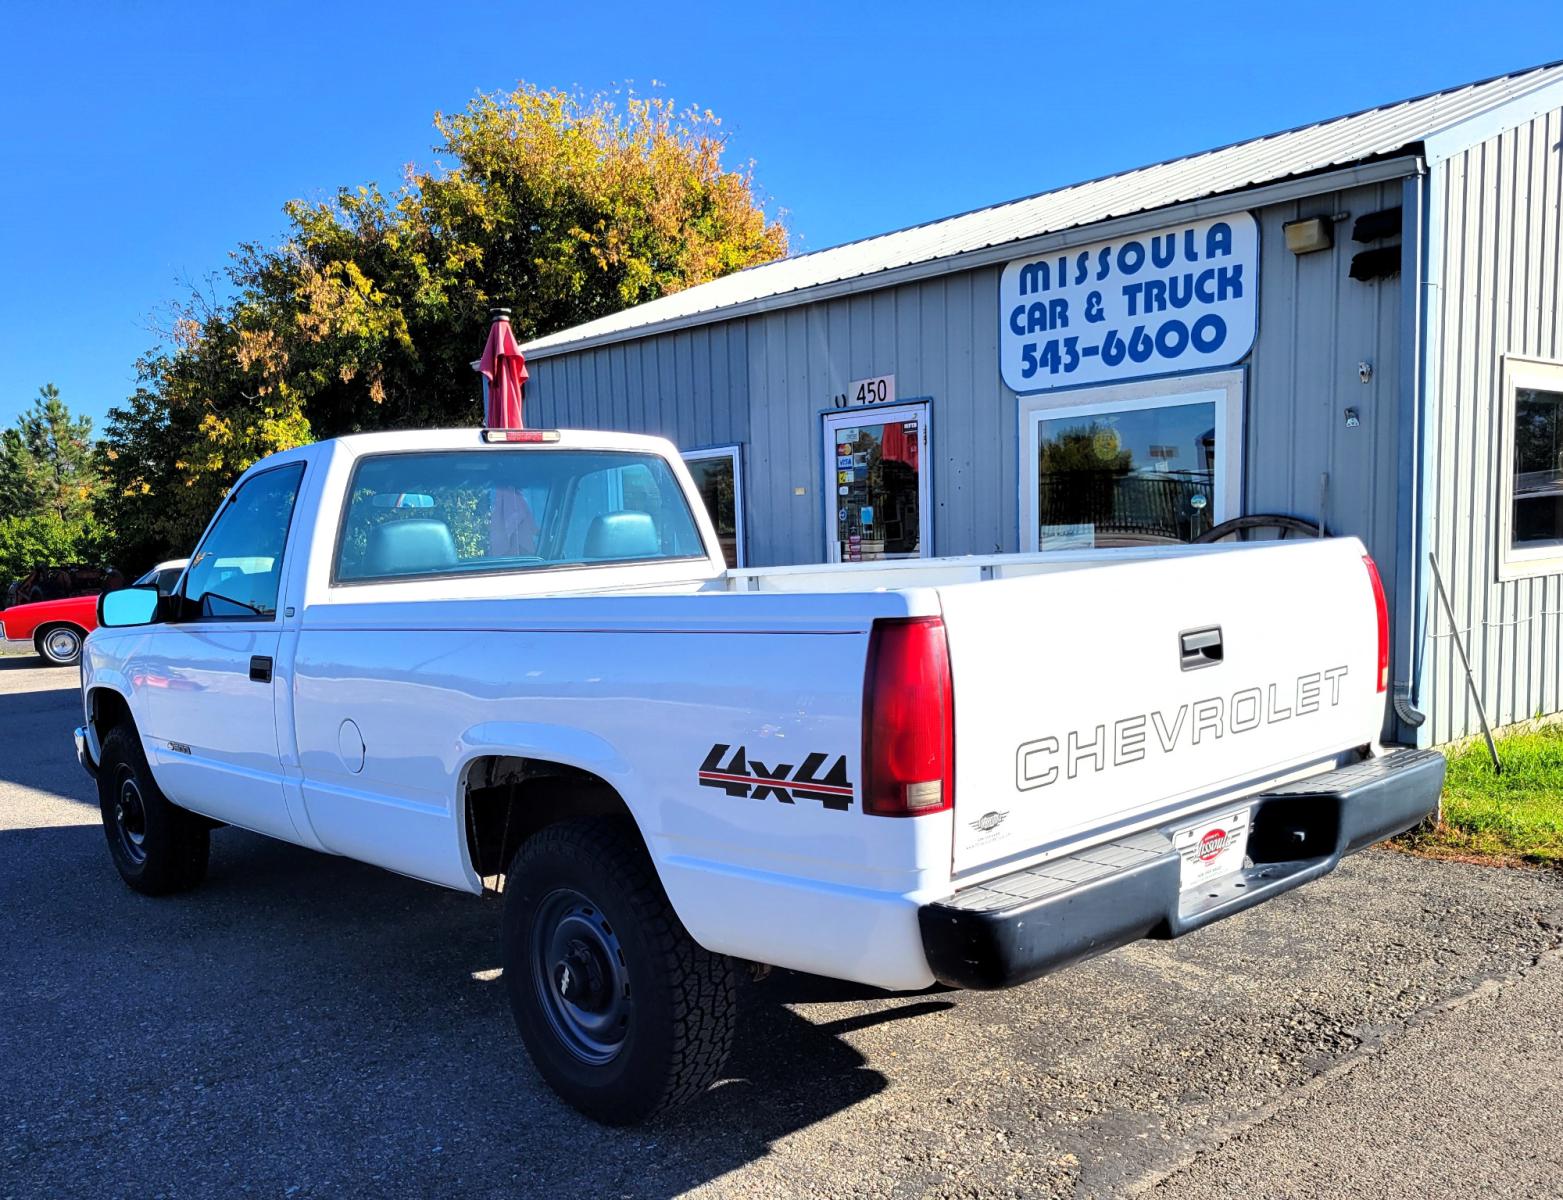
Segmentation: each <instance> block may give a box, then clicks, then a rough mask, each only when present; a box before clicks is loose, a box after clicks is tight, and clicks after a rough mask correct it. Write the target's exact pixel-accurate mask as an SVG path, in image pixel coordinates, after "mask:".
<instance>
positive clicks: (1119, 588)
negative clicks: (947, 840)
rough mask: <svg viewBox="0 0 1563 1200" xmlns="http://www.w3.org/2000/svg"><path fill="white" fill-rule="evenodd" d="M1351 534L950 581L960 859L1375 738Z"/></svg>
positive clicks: (959, 862) (1105, 827)
mask: <svg viewBox="0 0 1563 1200" xmlns="http://www.w3.org/2000/svg"><path fill="white" fill-rule="evenodd" d="M1364 553H1365V552H1364V550H1363V547H1362V544H1361V543H1360V542H1358V541H1357V540H1356V539H1354V538H1338V539H1337V538H1332V539H1325V540H1319V541H1312V542H1303V543H1278V544H1274V545H1266V546H1234V547H1222V548H1219V549H1213V550H1211V551H1207V552H1198V553H1192V554H1184V555H1175V556H1170V557H1166V558H1157V559H1149V560H1139V561H1133V562H1121V563H1104V564H1102V565H1096V564H1092V565H1090V566H1084V567H1075V568H1073V569H1068V570H1060V571H1056V572H1052V573H1047V574H1041V575H1035V576H1030V577H1024V578H1019V579H1012V580H994V581H989V582H983V583H973V584H964V585H959V586H953V587H946V588H940V589H939V598H940V603H941V606H942V609H943V613H944V622H945V627H946V631H947V636H948V638H949V646H950V662H951V670H952V674H953V679H954V687H955V771H956V776H955V780H956V782H955V844H954V851H953V863H954V869H955V870H956V871H957V872H964V871H970V870H975V869H978V868H981V867H984V866H986V865H989V864H994V863H999V862H1010V861H1014V860H1016V859H1018V858H1023V857H1025V856H1027V855H1032V854H1035V853H1037V852H1039V851H1044V850H1048V849H1051V848H1053V847H1055V846H1062V845H1064V844H1067V843H1070V842H1076V841H1081V840H1086V839H1089V838H1091V837H1093V836H1097V835H1100V836H1105V835H1106V834H1107V833H1108V832H1109V831H1112V830H1116V829H1120V828H1122V827H1123V826H1125V825H1128V824H1132V823H1133V822H1135V821H1136V820H1137V819H1140V818H1144V819H1147V820H1149V819H1152V818H1153V817H1155V816H1159V815H1161V814H1164V813H1166V812H1168V811H1170V810H1172V809H1175V808H1178V807H1184V806H1187V807H1193V806H1194V805H1196V804H1197V802H1198V801H1200V800H1202V799H1204V798H1207V797H1211V796H1214V795H1216V794H1219V793H1221V792H1228V791H1232V790H1234V789H1239V788H1242V787H1243V786H1244V785H1247V784H1251V783H1257V782H1259V781H1261V780H1264V779H1268V778H1274V777H1275V776H1277V775H1279V774H1282V773H1284V772H1286V771H1288V770H1292V769H1295V768H1298V767H1301V766H1304V765H1307V764H1311V763H1316V762H1320V761H1322V760H1325V759H1328V758H1331V757H1332V756H1333V755H1335V754H1337V753H1339V752H1340V751H1342V750H1347V749H1350V748H1351V747H1354V746H1360V745H1363V744H1364V743H1368V742H1373V741H1376V740H1377V738H1378V736H1379V732H1380V729H1381V726H1382V723H1383V715H1384V701H1385V695H1384V693H1381V692H1380V691H1379V690H1378V680H1377V673H1378V618H1377V611H1376V607H1375V603H1374V593H1373V584H1372V581H1371V578H1370V575H1369V572H1368V569H1367V566H1366V565H1365V564H1364V562H1363V555H1364Z"/></svg>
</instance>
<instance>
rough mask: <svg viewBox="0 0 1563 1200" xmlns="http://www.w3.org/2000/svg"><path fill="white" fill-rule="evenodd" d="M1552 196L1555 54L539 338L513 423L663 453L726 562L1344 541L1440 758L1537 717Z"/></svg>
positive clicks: (1549, 459)
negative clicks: (1384, 618)
mask: <svg viewBox="0 0 1563 1200" xmlns="http://www.w3.org/2000/svg"><path fill="white" fill-rule="evenodd" d="M1560 192H1563V64H1553V65H1550V66H1546V67H1541V68H1536V69H1534V70H1529V71H1524V72H1520V73H1516V74H1513V75H1507V76H1503V77H1501V78H1497V79H1491V80H1487V81H1485V82H1482V83H1477V84H1472V85H1469V86H1465V87H1459V88H1454V89H1451V90H1448V91H1444V92H1439V93H1436V94H1433V95H1429V96H1423V97H1420V98H1417V99H1413V100H1408V101H1405V102H1403V103H1399V104H1391V105H1386V106H1384V107H1381V108H1376V109H1372V110H1370V111H1366V112H1361V113H1357V114H1354V115H1352V116H1347V117H1341V118H1339V119H1336V120H1332V121H1324V122H1321V123H1319V124H1315V125H1310V126H1307V127H1304V128H1300V129H1294V130H1291V131H1288V132H1285V133H1279V134H1275V135H1273V136H1270V137H1264V138H1259V139H1257V140H1254V141H1249V142H1243V143H1240V144H1237V145H1232V146H1227V147H1224V148H1222V149H1218V150H1212V151H1210V152H1208V153H1204V154H1197V155H1193V156H1190V157H1187V158H1181V159H1177V160H1175V161H1172V162H1166V163H1161V164H1158V165H1156V166H1150V167H1145V168H1142V169H1140V170H1135V171H1130V172H1126V173H1124V174H1121V175H1114V176H1111V177H1108V178H1105V179H1098V180H1094V181H1092V182H1088V183H1082V184H1078V185H1075V186H1072V187H1066V188H1062V189H1059V190H1056V191H1052V192H1047V193H1044V194H1041V195H1038V196H1033V197H1030V198H1028V199H1023V200H1018V201H1014V202H1012V203H1007V204H1000V205H996V206H994V207H991V208H986V209H982V210H980V211H975V212H970V213H966V214H963V215H960V216H954V217H950V218H947V219H945V220H939V221H934V222H931V223H929V224H926V225H920V226H917V227H914V228H911V229H905V230H901V231H898V232H895V233H889V234H885V235H883V236H880V237H873V238H868V239H866V240H864V241H860V242H854V243H850V244H848V245H844V246H839V247H836V248H833V249H828V250H821V251H817V252H814V253H809V254H802V255H798V256H796V257H793V258H788V259H783V260H781V261H778V262H775V263H770V264H767V265H765V266H760V267H754V268H751V269H749V270H746V271H742V272H739V273H737V274H734V275H730V276H727V277H725V278H722V279H719V280H716V281H714V282H711V283H707V284H704V285H701V286H698V287H693V288H690V289H688V290H686V291H683V292H679V293H677V294H674V295H670V296H665V297H663V298H661V299H658V300H654V301H652V302H650V303H647V304H643V305H640V306H638V307H636V308H633V309H629V310H626V311H624V312H621V313H618V314H615V315H613V316H610V317H605V318H602V319H600V320H596V321H593V322H590V323H588V324H585V325H581V326H578V327H576V328H573V329H567V330H563V331H561V332H558V333H554V334H551V335H548V336H546V337H541V338H538V339H536V340H534V341H533V342H531V343H530V344H529V345H526V346H525V347H524V351H525V353H526V355H527V360H528V363H529V366H530V369H531V372H532V379H531V383H530V384H529V385H528V394H527V398H528V409H529V417H530V420H531V421H532V422H533V423H538V424H544V425H553V426H565V427H587V428H593V427H600V428H608V429H623V430H631V431H637V432H653V433H659V434H663V435H666V436H667V437H670V438H672V439H673V440H674V441H675V442H676V443H678V444H679V446H680V447H681V448H683V449H684V450H685V451H686V454H687V457H688V458H689V460H690V463H691V466H692V467H693V468H694V469H695V471H696V474H697V478H698V479H699V480H700V482H701V484H702V487H703V489H704V490H705V493H706V496H707V502H708V504H710V505H711V507H712V510H713V513H714V514H715V515H716V517H717V520H718V524H719V525H722V526H724V527H725V535H726V536H727V538H728V540H729V546H728V557H729V562H730V563H732V564H733V565H749V566H760V565H776V564H788V563H817V562H836V561H857V560H870V559H875V558H883V557H895V556H912V555H925V556H926V555H965V554H991V553H995V552H1019V551H1040V552H1047V551H1050V550H1058V549H1071V550H1080V549H1087V548H1097V549H1101V550H1103V551H1104V552H1110V550H1111V548H1112V547H1115V546H1125V545H1140V544H1147V543H1156V542H1176V541H1192V540H1194V539H1195V538H1197V537H1199V536H1200V535H1201V534H1202V533H1204V532H1205V531H1207V530H1208V529H1210V528H1211V527H1212V526H1213V525H1216V524H1219V523H1221V522H1224V521H1227V520H1230V519H1232V518H1235V517H1239V516H1242V515H1252V514H1286V515H1290V516H1294V517H1299V518H1304V519H1306V520H1309V521H1312V522H1315V523H1319V524H1322V525H1323V526H1324V527H1325V528H1326V529H1327V530H1328V531H1329V532H1330V533H1332V534H1352V535H1356V536H1358V537H1360V538H1362V539H1363V541H1364V542H1365V543H1366V544H1367V546H1368V548H1369V549H1370V550H1371V552H1372V554H1373V556H1374V557H1375V559H1376V560H1377V562H1378V564H1379V569H1380V572H1381V574H1382V576H1383V579H1384V584H1385V587H1386V589H1387V590H1388V592H1389V595H1390V597H1391V615H1392V624H1393V640H1392V646H1393V649H1392V664H1391V671H1392V678H1393V687H1394V690H1395V694H1396V700H1397V703H1396V711H1397V712H1399V713H1402V714H1404V712H1405V709H1406V707H1407V706H1410V707H1411V708H1412V709H1413V710H1414V711H1415V712H1421V713H1424V714H1426V716H1427V720H1426V721H1425V722H1424V723H1423V724H1421V725H1420V726H1416V725H1414V724H1413V723H1412V722H1411V721H1407V720H1404V719H1402V718H1401V717H1395V718H1391V722H1390V727H1389V730H1388V732H1389V733H1390V734H1391V735H1392V736H1396V737H1398V738H1399V739H1400V740H1404V741H1408V742H1416V743H1420V744H1424V745H1425V744H1430V743H1438V742H1444V741H1448V740H1451V739H1453V738H1457V737H1460V736H1463V735H1466V734H1469V733H1472V732H1474V731H1475V730H1476V729H1477V727H1478V718H1477V714H1476V708H1475V704H1474V700H1473V696H1474V695H1475V694H1479V695H1480V698H1481V700H1482V702H1483V704H1484V705H1485V708H1486V712H1487V715H1488V717H1489V718H1490V720H1491V721H1492V722H1493V723H1494V724H1503V723H1509V722H1513V721H1518V720H1523V719H1526V718H1529V717H1532V716H1536V715H1538V714H1544V713H1552V712H1556V711H1558V710H1559V709H1560V708H1563V698H1560V687H1563V679H1560V672H1563V657H1560V639H1563V615H1560V614H1563V316H1560V314H1559V304H1560V299H1563V297H1560V275H1563V245H1560V233H1563V230H1560V208H1559V198H1560ZM1430 555H1433V556H1436V560H1437V565H1438V568H1439V570H1440V573H1441V577H1442V580H1443V582H1444V584H1445V586H1446V588H1447V590H1448V593H1449V597H1450V602H1451V604H1452V608H1453V613H1454V617H1453V621H1452V622H1451V620H1450V619H1449V617H1448V616H1447V615H1445V613H1444V611H1443V608H1442V605H1441V602H1440V600H1439V598H1438V595H1437V590H1436V585H1435V581H1434V576H1433V573H1432V565H1431V563H1432V559H1431V558H1430ZM1146 603H1147V604H1154V603H1155V599H1154V597H1147V599H1146ZM1456 632H1458V633H1459V635H1460V636H1461V637H1462V638H1463V639H1464V640H1465V644H1466V648H1467V649H1468V652H1469V657H1470V663H1471V668H1472V677H1473V681H1474V686H1471V685H1470V684H1468V681H1467V678H1466V675H1465V672H1464V670H1463V669H1462V667H1461V662H1460V658H1459V655H1458V653H1457V647H1456V645H1455V639H1454V637H1453V634H1455V633H1456Z"/></svg>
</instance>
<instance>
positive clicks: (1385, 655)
mask: <svg viewBox="0 0 1563 1200" xmlns="http://www.w3.org/2000/svg"><path fill="white" fill-rule="evenodd" d="M1362 561H1363V563H1364V564H1365V565H1366V566H1367V568H1368V579H1369V580H1371V581H1372V583H1373V603H1374V605H1375V607H1377V609H1378V690H1379V691H1381V692H1387V691H1388V690H1389V603H1388V602H1387V601H1386V600H1385V599H1384V581H1383V580H1382V579H1380V578H1379V577H1378V567H1377V566H1375V565H1374V562H1373V559H1372V558H1370V557H1369V556H1368V555H1366V554H1364V555H1363V556H1362Z"/></svg>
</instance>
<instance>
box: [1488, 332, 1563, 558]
mask: <svg viewBox="0 0 1563 1200" xmlns="http://www.w3.org/2000/svg"><path fill="white" fill-rule="evenodd" d="M1500 374H1501V379H1502V382H1501V384H1500V386H1501V387H1502V389H1503V391H1502V393H1501V395H1502V403H1501V405H1500V412H1501V414H1502V415H1501V418H1500V419H1501V420H1502V422H1503V435H1502V438H1501V439H1500V442H1499V449H1498V555H1497V559H1498V562H1497V568H1498V579H1499V581H1500V582H1502V581H1504V580H1509V579H1532V578H1535V577H1536V576H1538V575H1559V574H1563V545H1550V546H1534V547H1531V548H1528V549H1526V548H1521V549H1516V548H1515V546H1514V432H1515V406H1516V402H1517V399H1518V396H1517V393H1518V392H1519V389H1520V388H1522V387H1527V388H1538V389H1540V390H1542V391H1547V392H1563V362H1556V361H1553V360H1551V359H1545V358H1525V357H1522V356H1521V355H1518V354H1505V355H1504V356H1503V364H1502V370H1501V372H1500Z"/></svg>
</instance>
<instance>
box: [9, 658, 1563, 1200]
mask: <svg viewBox="0 0 1563 1200" xmlns="http://www.w3.org/2000/svg"><path fill="white" fill-rule="evenodd" d="M36 664H37V660H35V659H22V658H0V930H3V937H0V1196H4V1197H13V1196H14V1197H59V1196H72V1197H110V1196H125V1197H137V1198H143V1197H169V1198H175V1197H218V1196H265V1197H283V1198H289V1197H298V1198H304V1197H343V1196H360V1195H362V1196H409V1197H411V1196H416V1197H439V1196H461V1197H463V1198H480V1197H511V1196H539V1197H577V1196H581V1197H596V1196H604V1197H665V1196H676V1195H684V1194H692V1195H696V1196H701V1197H729V1196H733V1197H751V1196H752V1197H778V1196H810V1197H832V1198H835V1197H854V1196H876V1197H877V1196H893V1197H924V1196H928V1197H984V1198H986V1197H1006V1196H1027V1197H1030V1196H1121V1195H1151V1196H1157V1197H1185V1196H1186V1197H1206V1196H1228V1195H1243V1196H1331V1197H1335V1196H1374V1197H1381V1196H1418V1197H1420V1196H1440V1195H1460V1196H1471V1195H1493V1196H1559V1195H1563V1086H1560V1080H1563V1039H1560V1037H1559V1033H1560V1025H1563V1017H1560V1014H1563V958H1560V952H1559V946H1560V944H1563V879H1560V878H1559V876H1557V875H1556V874H1553V873H1548V872H1543V871H1530V870H1495V869H1490V868H1484V867H1478V866H1469V865H1462V864H1450V863H1432V862H1426V861H1422V860H1418V859H1414V858H1410V857H1407V856H1404V855H1401V854H1398V853H1395V852H1393V851H1389V850H1373V851H1369V852H1367V853H1365V854H1361V855H1358V856H1357V857H1355V858H1353V859H1351V860H1348V862H1347V863H1345V864H1344V865H1343V866H1342V867H1341V868H1340V870H1338V871H1337V872H1336V873H1335V874H1333V875H1331V876H1330V877H1328V878H1326V879H1324V880H1321V881H1319V882H1317V883H1315V884H1312V885H1310V886H1308V887H1305V888H1303V889H1301V890H1299V891H1297V892H1293V893H1290V894H1288V895H1286V896H1283V897H1280V898H1278V899H1276V900H1274V901H1272V902H1271V903H1269V904H1266V905H1264V906H1262V907H1261V908H1259V909H1256V910H1254V911H1252V912H1250V913H1246V914H1243V915H1241V916H1238V917H1235V918H1233V919H1231V920H1229V921H1225V922H1222V923H1221V924H1218V925H1216V926H1213V927H1211V928H1210V929H1207V930H1204V931H1201V932H1199V933H1196V934H1193V935H1191V936H1190V937H1187V938H1184V939H1182V940H1180V941H1177V942H1170V943H1150V942H1147V943H1141V944H1139V945H1136V946H1133V947H1129V948H1127V949H1125V950H1123V951H1120V952H1118V953H1115V954H1112V955H1109V956H1107V957H1105V958H1101V959H1097V960H1095V961H1093V962H1090V963H1087V964H1084V965H1083V966H1079V967H1076V968H1073V969H1071V970H1068V971H1064V972H1061V973H1059V974H1057V975H1053V976H1050V977H1048V978H1046V979H1042V980H1039V981H1037V982H1035V983H1032V984H1029V985H1027V986H1025V987H1021V988H1016V989H1013V990H1010V991H1006V992H997V993H984V994H977V993H958V992H940V991H932V992H927V993H919V994H916V995H895V996H891V995H885V994H883V993H878V992H874V991H872V990H870V989H865V988H858V987H853V986H849V985H844V984H839V983H833V982H830V981H826V980H821V979H815V978H812V977H808V976H802V975H797V974H793V973H790V972H777V973H775V974H773V975H772V976H771V977H770V978H769V979H768V980H766V981H765V982H764V983H762V984H759V985H756V986H755V987H753V988H752V989H750V991H749V993H748V995H747V996H746V997H745V1006H746V1007H745V1013H744V1019H743V1023H742V1025H741V1027H740V1032H739V1044H738V1047H737V1050H736V1053H735V1055H734V1058H733V1061H732V1064H731V1067H730V1069H729V1072H728V1077H727V1078H726V1079H724V1080H723V1081H722V1082H721V1083H720V1084H719V1085H718V1086H717V1087H716V1088H714V1089H713V1090H712V1092H711V1093H710V1094H709V1095H707V1096H706V1097H705V1098H703V1099H702V1100H700V1101H699V1102H697V1103H695V1104H693V1105H691V1106H689V1107H687V1108H685V1109H683V1110H680V1111H679V1112H678V1113H677V1114H675V1115H672V1116H670V1117H668V1118H665V1119H663V1120H661V1121H659V1122H656V1123H654V1124H652V1125H650V1126H647V1127H644V1128H641V1129H637V1130H630V1131H619V1130H607V1129H602V1128H599V1127H598V1126H595V1125H593V1124H592V1123H590V1122H588V1121H586V1120H585V1119H584V1118H581V1117H579V1116H578V1115H576V1114H575V1113H574V1112H573V1111H572V1110H570V1109H567V1108H565V1107H564V1106H563V1105H562V1104H560V1103H559V1102H558V1101H556V1100H555V1099H554V1098H553V1096H552V1094H551V1093H550V1092H549V1091H548V1090H547V1088H546V1087H545V1086H544V1085H543V1084H542V1082H541V1081H540V1080H539V1078H538V1076H537V1075H536V1073H535V1072H534V1071H533V1069H532V1067H531V1065H530V1064H529V1062H528V1061H527V1059H526V1056H525V1054H524V1052H523V1050H522V1048H521V1045H520V1041H519V1039H518V1038H517V1036H516V1034H515V1032H514V1029H513V1026H512V1024H511V1020H510V1016H509V1012H508V1009H507V1007H506V1005H505V1002H504V997H503V994H502V987H501V985H500V983H499V982H498V978H497V976H498V971H497V966H498V962H497V946H496V934H497V929H498V905H497V903H496V902H494V901H492V900H478V899H475V898H473V897H470V896H464V895H457V894H454V893H449V892H444V891H441V890H439V889H436V888H433V887H429V886H427V885H424V884H420V883H416V882H414V881H411V880H407V879H402V878H399V877H397V876H394V875H390V874H387V873H385V872H381V871H376V870H374V869H371V868H369V867H364V866H360V865H358V864H355V863H351V862H346V861H343V860H340V859H333V858H329V857H326V856H323V855H318V854H313V853H310V852H308V851H305V850H300V849H296V848H293V847H289V846H284V845H281V844H279V843H275V842H270V841H267V840H265V839H263V838H260V837H256V836H253V835H250V834H247V833H243V832H239V831H234V830H223V831H221V832H219V833H217V834H216V835H214V838H213V858H212V869H211V874H210V877H209V879H208V882H207V883H206V885H205V886H204V887H203V888H201V889H200V890H198V891H196V892H193V893H191V894H189V895H187V896H183V897H179V898H176V899H164V900H151V899H146V898H143V897H139V896H136V895H134V894H132V893H131V892H129V891H128V890H127V889H126V888H124V887H123V886H122V885H121V884H120V882H119V879H118V877H117V876H116V875H115V874H114V871H113V868H112V866H111V865H110V863H109V859H108V854H107V851H106V849H105V847H104V845H103V835H102V832H101V829H100V826H99V824H98V813H97V804H96V799H95V795H94V793H93V790H92V788H91V785H90V783H89V781H88V780H87V778H86V777H85V776H84V775H83V774H82V773H81V772H80V770H79V769H78V768H77V766H76V763H75V759H74V756H73V753H72V750H71V745H70V730H71V727H72V726H73V725H74V724H76V723H77V722H78V721H79V715H78V710H79V704H80V700H79V693H78V690H77V675H76V672H75V671H74V670H55V669H48V668H44V667H42V666H39V665H36Z"/></svg>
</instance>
